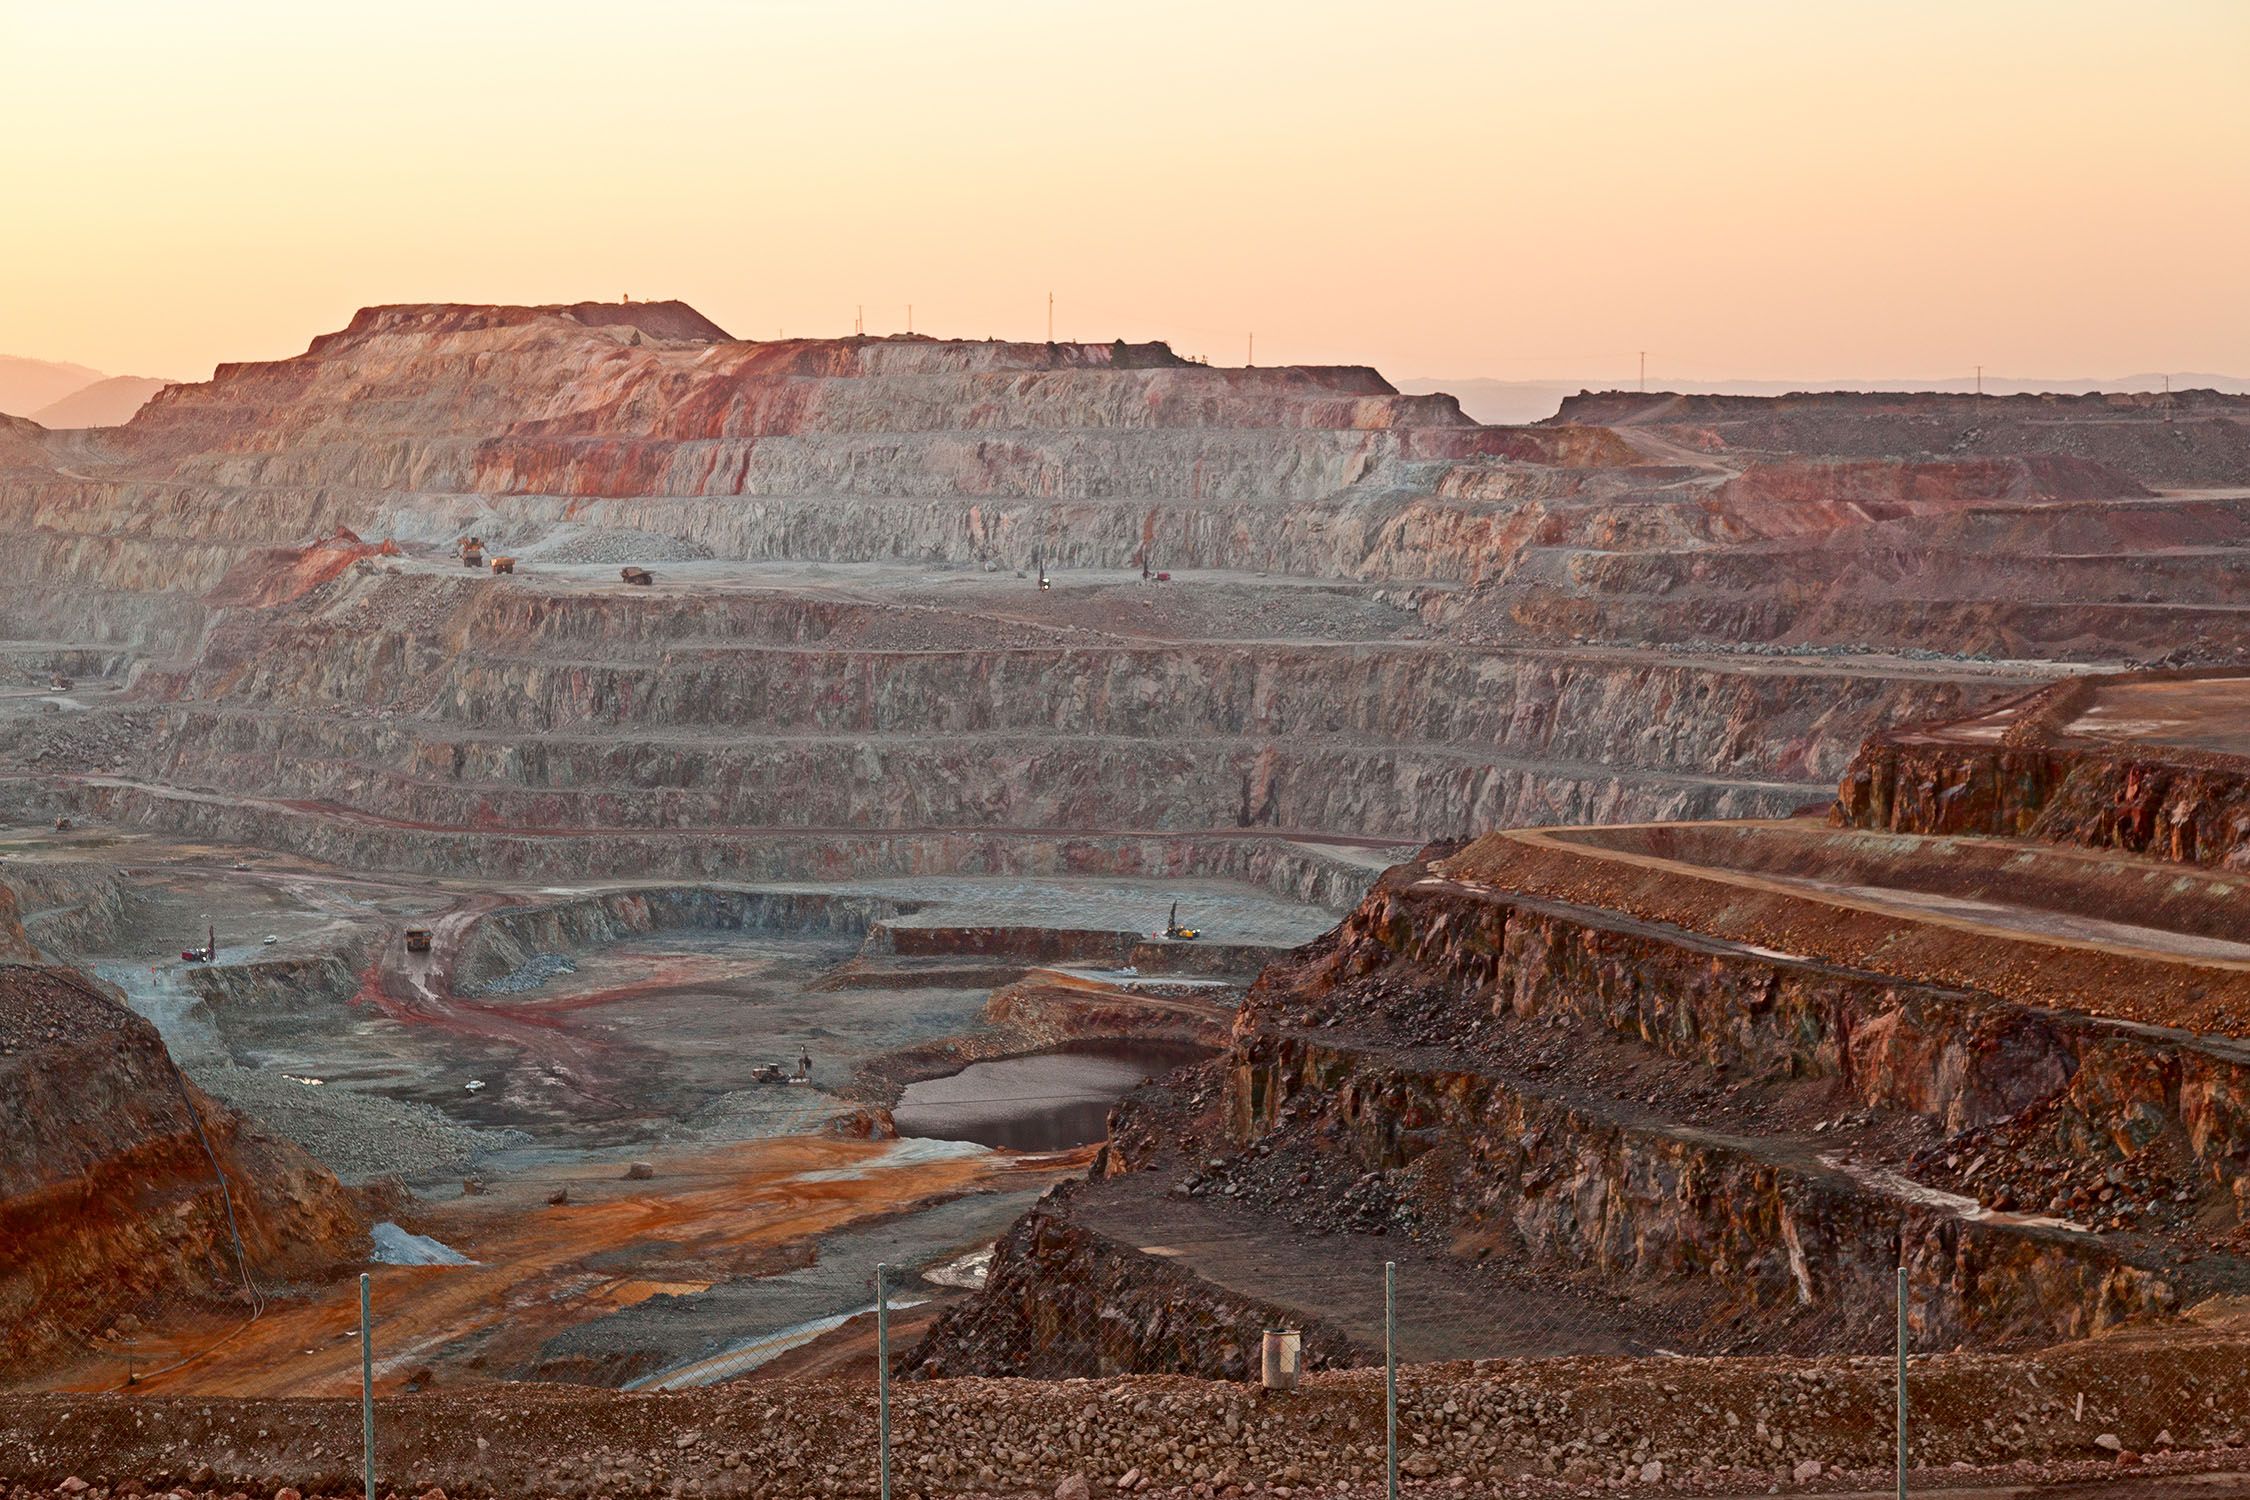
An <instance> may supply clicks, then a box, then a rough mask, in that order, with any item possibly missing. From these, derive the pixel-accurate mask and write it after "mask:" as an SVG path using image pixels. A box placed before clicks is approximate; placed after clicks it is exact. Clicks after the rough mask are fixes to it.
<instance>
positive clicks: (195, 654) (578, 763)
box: [0, 303, 2250, 901]
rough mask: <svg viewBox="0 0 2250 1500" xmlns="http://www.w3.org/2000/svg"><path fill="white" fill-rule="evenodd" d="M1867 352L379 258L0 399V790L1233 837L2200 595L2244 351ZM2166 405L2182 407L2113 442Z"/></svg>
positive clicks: (1300, 831) (462, 841)
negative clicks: (126, 408) (383, 285)
mask: <svg viewBox="0 0 2250 1500" xmlns="http://www.w3.org/2000/svg"><path fill="white" fill-rule="evenodd" d="M1918 402H1920V398H1913V399H1903V398H1902V399H1893V400H1889V401H1887V403H1886V404H1884V405H1882V406H1881V407H1880V408H1867V409H1865V410H1862V409H1861V408H1859V407H1856V406H1851V405H1849V404H1847V405H1845V406H1843V407H1840V408H1833V409H1832V408H1831V407H1828V406H1821V405H1820V404H1819V403H1818V402H1817V401H1816V402H1813V403H1812V406H1813V407H1817V408H1818V411H1819V412H1820V413H1823V414H1822V415H1820V416H1819V419H1818V420H1813V419H1811V418H1808V417H1806V416H1805V415H1804V411H1805V410H1810V409H1812V408H1808V407H1807V406H1806V403H1805V402H1803V401H1799V400H1796V399H1795V398H1792V401H1790V402H1783V403H1772V404H1771V405H1770V406H1758V405H1755V404H1752V405H1750V406H1746V407H1741V408H1739V409H1737V408H1735V407H1729V408H1727V413H1728V414H1729V415H1727V416H1726V420H1724V421H1720V420H1718V418H1716V417H1714V418H1713V419H1712V420H1713V422H1714V423H1715V424H1716V425H1715V426H1712V428H1711V431H1710V433H1708V434H1707V433H1705V432H1704V431H1703V430H1702V429H1701V428H1697V427H1694V426H1693V424H1692V423H1690V424H1688V425H1686V426H1683V425H1682V422H1681V421H1676V420H1673V417H1674V416H1677V415H1678V413H1677V412H1672V413H1671V415H1667V412H1670V411H1671V409H1670V408H1667V407H1664V406H1663V405H1662V404H1661V403H1656V402H1653V401H1651V402H1644V403H1642V404H1639V405H1633V404H1631V403H1623V404H1621V403H1619V402H1617V401H1615V400H1614V399H1611V398H1604V399H1603V400H1590V401H1589V402H1587V403H1583V405H1584V412H1585V419H1584V420H1579V419H1576V418H1575V417H1573V415H1572V413H1566V414H1565V416H1564V417H1563V418H1561V419H1558V420H1557V421H1556V422H1554V423H1550V424H1545V425H1541V426H1535V427H1521V428H1496V427H1483V426H1479V425H1477V424H1476V423H1473V422H1471V421H1469V420H1468V419H1466V418H1465V417H1463V416H1462V414H1461V412H1460V410H1459V408H1458V406H1457V405H1455V404H1454V402H1453V401H1452V400H1451V398H1448V397H1443V396H1402V395H1400V394H1398V393H1397V392H1396V391H1395V390H1393V389H1392V388H1391V386H1390V385H1389V384H1388V383H1387V382H1385V381H1384V380H1383V379H1382V378H1381V377H1380V376H1378V375H1377V374H1375V373H1374V372H1373V371H1371V370H1367V369H1364V368H1358V367H1323V368H1289V367H1285V368H1258V369H1221V368H1214V367H1211V366H1208V365H1204V364H1201V363H1198V362H1195V361H1191V360H1188V359H1184V358H1181V357H1180V356H1178V355H1176V354H1174V353H1173V352H1172V351H1171V350H1170V349H1168V348H1166V347H1165V346H1163V345H1160V344H1148V345H1127V344H1022V343H1005V342H984V343H972V342H958V341H944V340H936V339H929V338H915V337H903V338H902V337H893V338H855V339H846V340H785V341H776V342H758V341H746V340H733V339H729V338H728V337H726V336H725V335H724V333H723V332H722V331H721V330H719V329H717V328H716V327H714V326H712V325H711V324H710V323H709V322H708V321H707V320H705V319H703V318H701V317H700V316H699V315H697V314H695V313H694V312H693V310H692V309H689V308H686V307H684V306H682V305H680V304H676V303H654V304H626V305H618V306H607V305H598V304H579V305H576V306H569V307H547V308H502V307H468V306H423V307H383V308H370V309H368V310H366V311H364V312H363V313H361V314H360V315H359V316H358V317H357V318H355V319H354V320H353V321H352V323H351V325H350V326H349V327H347V328H345V329H343V330H341V331H339V332H336V333H333V334H328V335H324V336H322V337H321V338H318V339H316V340H314V342H313V343H312V345H311V347H310V348H308V350H307V351H306V352H305V353H304V354H302V355H299V356H297V357H295V358H292V359H286V360H279V361H273V362H270V363H262V364H244V365H229V366H224V367H222V368H221V369H220V370H219V371H218V372H217V374H216V375H215V376H214V377H213V379H211V380H210V381H208V382H204V383H202V384H191V385H179V386H173V387H171V388H169V389H167V390H166V391H164V392H163V393H161V394H160V395H159V396H158V397H156V398H155V399H154V400H152V401H151V402H150V403H149V404H148V405H147V406H146V407H145V408H144V409H143V410H142V411H141V412H140V413H139V414H137V415H136V416H135V418H134V419H133V421H131V422H130V423H128V424H126V425H125V426H123V427H120V428H115V429H104V430H98V431H93V432H73V433H52V434H50V433H44V432H42V431H41V430H40V429H38V428H36V427H35V426H32V425H30V424H25V423H15V424H13V425H12V426H11V427H10V428H9V429H8V441H7V443H6V445H5V447H4V448H0V530H5V532H6V533H7V534H8V535H9V537H10V541H11V545H10V546H9V547H8V548H7V549H6V552H5V556H0V579H4V580H5V581H6V582H7V583H9V584H10V585H12V587H11V588H10V589H9V590H8V594H7V597H6V600H5V602H0V669H4V670H0V678H5V677H7V676H12V678H13V680H14V681H15V682H17V683H19V684H21V686H20V687H18V688H16V689H15V690H13V691H12V692H6V693H5V695H4V696H0V775H5V777H6V779H5V780H4V781H0V806H4V807H5V808H7V809H9V810H11V811H13V812H14V813H15V815H16V816H18V817H19V818H21V819H23V820H25V821H52V819H53V818H54V817H56V816H73V817H80V818H83V817H93V818H96V819H99V820H103V821H106V822H110V823H117V824H124V825H128V826H135V827H143V828H157V829H164V830H169V831H172V832H175V833H185V834H191V835H193V836H196V837H201V838H208V839H217V840H229V841H236V842H245V843H254V844H258V845H261V846H263V847H268V848H277V849H289V850H293V851H296V852H299V853H302V854H306V855H309V856H312V857H315V858H320V859H325V860H329V861H332V862H335V863H338V864H342V865H347V866H353V867H358V868H388V869H414V870H423V871H431V872H454V873H466V872H469V871H472V870H481V869H497V870H500V871H505V872H508V873H510V874H513V875H520V876H540V877H546V878H554V877H557V876H561V875H564V874H566V873H582V872H585V871H589V870H593V871H598V872H601V873H604V874H609V875H614V876H629V877H658V878H666V877H670V878H706V877H711V876H734V877H749V878H760V879H798V878H808V877H832V876H835V875H839V874H854V875H878V874H895V873H905V872H916V873H933V872H938V871H943V870H948V869H961V870H966V871H972V872H976V873H987V874H1000V873H1019V874H1030V873H1068V872H1071V871H1079V872H1092V871H1107V872H1111V873H1120V874H1151V875H1162V876H1172V875H1179V874H1197V875H1207V876H1219V877H1227V878H1238V877H1247V878H1252V879H1257V878H1263V874H1262V869H1263V868H1264V867H1270V866H1271V864H1272V863H1273V860H1274V858H1275V846H1274V845H1273V844H1272V843H1271V841H1272V840H1276V839H1278V840H1280V841H1282V844H1283V845H1286V846H1294V847H1298V848H1305V849H1321V850H1326V851H1328V852H1329V854H1330V856H1331V859H1332V862H1333V859H1335V858H1342V859H1343V862H1344V864H1345V865H1346V866H1349V865H1352V864H1353V863H1354V862H1355V861H1354V860H1353V859H1352V858H1351V857H1350V856H1349V854H1348V851H1350V850H1352V849H1355V848H1363V847H1365V846H1366V845H1367V844H1368V843H1370V842H1372V843H1373V844H1377V845H1381V846H1383V847H1386V848H1388V849H1389V850H1390V851H1391V852H1392V853H1393V855H1394V856H1395V855H1396V854H1399V853H1403V852H1404V851H1405V850H1407V849H1409V848H1411V847H1412V846H1413V845H1415V844H1416V843H1418V842H1419V841H1421V840H1422V839H1425V838H1427V837H1430V836H1433V835H1436V834H1450V833H1464V832H1475V831H1479V830H1482V829H1485V828H1491V827H1500V826H1512V825H1520V824H1528V823H1550V822H1563V823H1582V822H1590V821H1615V820H1626V819H1636V818H1641V819H1645V818H1658V817H1661V818H1694V817H1710V816H1737V817H1739V816H1755V815H1761V814H1772V813H1779V812H1785V811H1788V810H1790V809H1791V808H1793V807H1795V806H1798V805H1801V804H1802V803H1805V802H1807V801H1810V800H1814V799H1817V798H1819V797H1821V796H1823V795H1824V793H1825V789H1826V788H1828V787H1829V786H1832V785H1833V784H1834V781H1835V779H1836V777H1837V776H1838V775H1839V774H1840V773H1841V772H1842V771H1843V769H1844V767H1845V764H1846V762H1847V761H1848V760H1849V758H1850V756H1851V754H1852V753H1853V751H1854V750H1855V748H1856V747H1857V746H1858V745H1859V743H1860V741H1861V740H1862V738H1863V737H1864V736H1865V735H1866V734H1867V733H1868V732H1869V731H1870V730H1871V729H1876V728H1881V727H1885V726H1889V725H1896V724H1902V723H1909V722H1916V721H1921V720H1928V719H1933V718H1941V717H1947V716H1954V715H1958V714H1962V713H1967V712H1970V711H1973V710H1976V709H1978V708H1981V707H1983V706H1985V705H1986V704H1988V703H1990V702H1993V701H1996V700H1998V699H2002V698H2006V697H2009V696H2012V695H2019V694H2022V693H2024V692H2027V691H2032V690H2036V689H2038V688H2040V687H2043V686H2045V685H2047V684H2048V683H2050V682H2052V681H2053V680H2055V679H2056V678H2057V677H2058V676H2060V675H2063V673H2064V672H2065V671H2067V670H2068V668H2069V666H2070V665H2072V664H2089V663H2090V664H2097V665H2102V666H2113V665H2122V664H2132V663H2144V662H2147V661H2150V660H2153V659H2155V658H2157V657H2159V656H2162V655H2164V654H2166V653H2169V652H2177V651H2179V650H2181V649H2187V650H2190V651H2195V650H2203V651H2206V652H2210V651H2220V650H2223V649H2225V648H2226V644H2227V643H2228V642H2230V641H2231V642H2239V639H2240V631H2239V628H2238V626H2237V622H2238V621H2239V619H2240V617H2241V616H2240V612H2241V611H2242V610H2243V608H2245V607H2246V606H2250V563H2246V559H2250V499H2245V498H2244V495H2243V493H2242V491H2241V490H2240V489H2231V490H2230V489H2228V488H2227V487H2226V483H2225V482H2224V481H2227V480H2229V479H2240V478H2241V477H2242V474H2241V471H2239V470H2227V469H2226V466H2225V464H2224V463H2223V462H2221V461H2220V459H2223V458H2224V455H2225V454H2227V453H2229V452H2231V451H2232V449H2230V448H2228V447H2227V444H2229V443H2234V442H2238V440H2239V436H2240V433H2241V432H2242V431H2243V430H2245V422H2246V420H2250V404H2246V403H2242V402H2237V401H2231V400H2229V399H2227V398H2218V397H2203V396H2197V397H2195V398H2193V399H2192V400H2188V399H2187V398H2183V403H2184V404H2183V405H2182V406H2181V407H2180V408H2179V410H2178V411H2176V412H2175V411H2173V410H2172V409H2170V408H2167V409H2166V410H2165V411H2164V412H2157V411H2154V410H2147V411H2144V410H2142V409H2140V408H2138V407H2132V406H2122V407H2121V406H2117V405H2114V404H2102V403H2093V404H2087V403H2077V404H2070V403H2065V404H2063V405H2061V406H2057V407H2053V408H2052V409H2049V408H2041V414H2040V416H2039V419H2038V421H2037V422H2033V421H2030V420H2029V419H2026V420H2025V421H2023V422H2017V423H2013V424H2011V425H2002V426H1998V427H1995V428H1993V429H1992V432H1990V433H1987V434H1985V438H1984V439H1983V440H1981V441H1980V443H1979V444H1973V445H1968V446H1963V445H1962V444H1960V443H1959V442H1956V441H1954V440H1952V439H1944V440H1942V441H1941V440H1940V438H1941V437H1942V434H1940V435H1939V436H1931V435H1930V434H1932V433H1937V432H1938V430H1939V428H1941V427H1943V424H1944V423H1945V422H1947V421H1952V420H1954V419H1955V418H1956V417H1957V416H1958V415H1959V413H1958V412H1957V410H1956V408H1957V407H1958V405H1959V403H1957V402H1952V401H1950V400H1949V399H1946V398H1931V400H1930V401H1929V402H1924V403H1921V404H1917V403H1918ZM2013 409H2014V408H2010V410H2013ZM1572 410H1573V412H1576V411H1577V410H1578V408H1577V407H1575V406H1574V407H1573V409H1572ZM1683 410H1684V408H1683ZM1697 410H1700V409H1699V408H1698V409H1697ZM1902 413H1903V414H1904V415H1903V416H1902V415H1901V414H1902ZM1916 413H1922V414H1923V415H1922V416H1921V417H1917V416H1916V415H1915V414H1916ZM1761 414H1762V415H1761ZM2168 415H2169V416H2177V417H2178V418H2179V419H2180V421H2181V422H2187V421H2188V420H2189V416H2190V415H2192V424H2191V426H2192V432H2193V433H2194V434H2195V437H2194V439H2193V441H2194V442H2195V443H2199V444H2204V445H2205V446H2210V445H2216V447H2215V448H2213V449H2212V451H2213V452H2214V453H2216V454H2218V455H2219V458H2213V459H2211V460H2210V461H2209V462H2204V461H2202V460H2198V461H2196V462H2194V463H2166V462H2159V461H2158V460H2157V458H2156V457H2153V456H2152V454H2157V453H2160V452H2169V451H2170V450H2168V449H2161V448H2159V449H2151V448H2150V447H2149V446H2148V444H2146V443H2144V442H2142V441H2140V439H2141V437H2142V436H2143V435H2144V434H2143V429H2148V430H2149V431H2159V430H2161V431H2165V432H2169V431H2172V430H2174V429H2176V428H2177V429H2178V430H2181V431H2187V430H2190V429H2188V428H2179V424H2178V423H2167V422H2166V421H2165V420H2164V418H2165V417H2166V416H2168ZM1925 419H1926V420H1925ZM1698 420H1700V418H1698ZM1901 421H1905V422H1907V424H1908V425H1907V426H1904V427H1901V426H1899V425H1898V424H1899V423H1900V422H1901ZM1855 422H1864V423H1866V424H1869V425H1868V426H1867V429H1866V431H1864V432H1863V431H1861V429H1860V428H1859V427H1857V426H1854V423H1855ZM1916 423H1919V424H1920V425H1915V424H1916ZM1885 424H1890V425H1888V426H1886V425H1885ZM1933 424H1934V425H1933ZM1894 429H1895V431H1894ZM2057 431H2059V432H2062V433H2064V434H2066V437H2067V440H2061V441H2060V446H2057V442H2056V441H2050V439H2051V438H2052V436H2053V432H2057ZM2005 433H2015V434H2019V435H2020V436H2021V442H2020V443H2017V444H2016V445H2015V446H2012V447H2011V446H2008V444H2007V442H2004V441H2003V440H2002V439H2001V438H2000V437H1999V436H1995V434H2005ZM1871 434H1873V435H1871ZM1882 434H1890V435H1889V436H1883V435H1882ZM2121 434H2122V436H2121ZM2035 439H2036V441H2035ZM1885 444H1891V445H1893V446H1889V447H1885V446H1884V445H1885ZM2197 451H2198V452H2200V451H2202V450H2201V449H2200V448H2199V449H2198V450H2197ZM2206 471H2208V472H2206ZM2222 471H2224V472H2222ZM2193 484H2200V485H2202V486H2203V487H2202V488H2201V489H2185V488H2180V486H2182V485H2193ZM468 535H476V536H478V537H480V538H481V539H482V540H483V541H484V542H485V543H486V545H487V547H488V549H489V551H490V553H491V554H492V555H503V554H504V555H507V556H509V557H511V558H513V559H515V561H516V568H515V571H514V572H513V573H512V574H508V575H504V576H495V575H493V574H491V573H489V572H488V571H486V570H483V569H473V570H472V569H467V568H463V567H462V566H461V565H460V564H459V562H458V561H456V560H455V558H454V555H453V553H454V544H455V542H456V541H457V540H459V539H460V538H462V537H465V536H468ZM618 563H627V564H631V563H640V564H644V565H648V566H650V567H651V568H652V569H653V572H654V574H655V581H654V583H653V584H652V585H650V586H647V587H633V586H631V585H630V584H627V583H625V582H623V581H621V580H620V578H619V576H618V572H617V568H616V566H615V565H616V564H618ZM1155 570H1163V572H1164V573H1166V574H1168V575H1169V581H1168V582H1163V583H1158V582H1154V581H1144V580H1152V579H1153V577H1154V573H1155ZM1035 575H1037V576H1035ZM1041 577H1044V579H1045V580H1046V581H1047V582H1049V583H1051V584H1052V587H1041V586H1040V581H1041ZM2198 642H2200V643H2201V645H2197V644H2195V643H2198ZM56 674H59V676H60V677H61V678H62V679H67V680H68V681H69V682H70V684H71V685H70V686H69V687H57V688H50V686H49V682H48V679H49V678H50V677H51V676H54V675H56ZM1245 841H1249V842H1250V844H1251V845H1252V846H1253V847H1245ZM1292 857H1294V856H1292ZM1359 878H1360V879H1361V880H1362V882H1364V879H1365V876H1364V874H1362V875H1361V876H1360V877H1359ZM1337 894H1338V895H1339V896H1340V897H1341V898H1342V899H1343V900H1346V901H1348V900H1349V899H1351V898H1353V897H1355V896H1356V894H1357V892H1356V890H1343V889H1338V891H1337Z"/></svg>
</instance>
